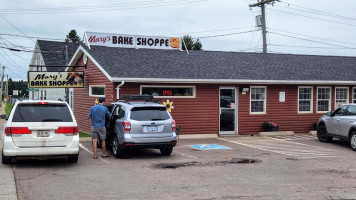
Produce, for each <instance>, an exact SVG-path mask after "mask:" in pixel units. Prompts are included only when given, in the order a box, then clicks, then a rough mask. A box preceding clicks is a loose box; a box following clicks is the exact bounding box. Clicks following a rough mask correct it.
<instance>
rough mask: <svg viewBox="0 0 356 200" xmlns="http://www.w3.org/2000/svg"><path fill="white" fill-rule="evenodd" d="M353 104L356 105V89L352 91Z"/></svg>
mask: <svg viewBox="0 0 356 200" xmlns="http://www.w3.org/2000/svg"><path fill="white" fill-rule="evenodd" d="M352 103H356V87H354V88H353V91H352Z"/></svg>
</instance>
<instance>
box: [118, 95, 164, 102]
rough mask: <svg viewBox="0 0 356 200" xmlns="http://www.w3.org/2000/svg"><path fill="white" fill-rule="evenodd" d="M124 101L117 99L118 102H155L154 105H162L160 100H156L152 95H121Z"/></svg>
mask: <svg viewBox="0 0 356 200" xmlns="http://www.w3.org/2000/svg"><path fill="white" fill-rule="evenodd" d="M121 98H122V99H116V101H124V102H126V103H129V101H145V102H154V103H159V104H160V103H161V102H160V100H158V99H154V98H153V96H152V95H130V94H123V95H121Z"/></svg>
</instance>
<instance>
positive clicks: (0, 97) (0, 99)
mask: <svg viewBox="0 0 356 200" xmlns="http://www.w3.org/2000/svg"><path fill="white" fill-rule="evenodd" d="M4 72H5V66H2V73H1V89H0V107H1V106H2V89H3V87H2V84H3V81H4Z"/></svg>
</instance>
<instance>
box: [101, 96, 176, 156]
mask: <svg viewBox="0 0 356 200" xmlns="http://www.w3.org/2000/svg"><path fill="white" fill-rule="evenodd" d="M124 97H125V100H120V101H117V102H115V103H112V104H110V105H108V106H109V107H111V117H110V118H109V119H108V120H107V124H106V128H107V140H108V144H109V145H111V147H112V152H113V154H114V156H115V157H121V156H122V155H123V154H124V151H125V150H127V149H134V148H139V149H142V148H154V149H159V150H160V152H161V154H162V155H170V154H171V153H172V151H173V147H174V146H175V145H176V143H177V135H176V133H175V129H176V123H175V121H174V120H173V118H172V116H171V115H170V113H169V112H168V110H167V109H166V107H165V106H164V105H162V104H160V103H159V102H157V101H153V100H154V99H153V97H152V96H147V95H135V96H133V95H129V96H128V95H125V96H124ZM136 100H141V101H136Z"/></svg>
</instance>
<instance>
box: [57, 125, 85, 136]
mask: <svg viewBox="0 0 356 200" xmlns="http://www.w3.org/2000/svg"><path fill="white" fill-rule="evenodd" d="M54 133H56V134H73V135H78V133H79V131H78V127H77V126H62V127H58V129H57V130H56V131H54Z"/></svg>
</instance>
